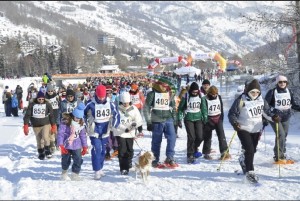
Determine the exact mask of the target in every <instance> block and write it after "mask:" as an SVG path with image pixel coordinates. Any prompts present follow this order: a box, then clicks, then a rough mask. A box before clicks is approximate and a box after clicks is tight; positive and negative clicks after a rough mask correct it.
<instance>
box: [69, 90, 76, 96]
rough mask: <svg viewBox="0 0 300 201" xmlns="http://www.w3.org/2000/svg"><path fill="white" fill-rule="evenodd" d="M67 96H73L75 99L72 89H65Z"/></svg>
mask: <svg viewBox="0 0 300 201" xmlns="http://www.w3.org/2000/svg"><path fill="white" fill-rule="evenodd" d="M67 96H74V97H75V91H73V90H72V89H67Z"/></svg>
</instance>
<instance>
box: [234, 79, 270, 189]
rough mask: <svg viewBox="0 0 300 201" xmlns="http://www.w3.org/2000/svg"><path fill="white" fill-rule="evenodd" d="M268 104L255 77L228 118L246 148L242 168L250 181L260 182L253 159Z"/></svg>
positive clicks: (235, 102) (236, 102) (236, 100)
mask: <svg viewBox="0 0 300 201" xmlns="http://www.w3.org/2000/svg"><path fill="white" fill-rule="evenodd" d="M266 104H267V102H266V101H265V100H264V99H263V98H262V95H261V88H260V84H259V82H258V80H256V79H254V80H252V81H250V82H249V84H248V85H247V87H246V89H245V91H244V93H242V94H241V95H240V96H239V97H238V98H237V99H235V101H234V102H233V104H232V105H231V107H230V109H229V112H228V120H229V122H230V124H231V125H232V126H233V128H234V130H235V131H236V132H237V135H238V137H239V139H240V142H241V144H242V147H243V149H244V156H245V161H244V164H245V166H242V170H243V172H244V174H246V179H247V180H248V181H249V182H250V183H257V182H258V176H257V175H256V174H255V173H254V165H253V161H254V154H255V152H256V147H257V145H258V141H259V138H260V135H261V131H262V128H263V125H264V124H265V122H267V120H266V119H265V118H264V117H263V112H264V106H265V105H266ZM241 164H243V163H241Z"/></svg>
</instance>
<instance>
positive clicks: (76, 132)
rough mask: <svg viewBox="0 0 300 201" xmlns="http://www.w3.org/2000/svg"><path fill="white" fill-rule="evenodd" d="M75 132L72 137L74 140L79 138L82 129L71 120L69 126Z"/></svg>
mask: <svg viewBox="0 0 300 201" xmlns="http://www.w3.org/2000/svg"><path fill="white" fill-rule="evenodd" d="M71 125H72V126H73V128H74V130H75V136H74V140H75V139H77V138H79V134H80V132H81V130H82V129H83V128H84V127H83V126H80V124H79V123H77V122H75V121H73V120H72V124H71Z"/></svg>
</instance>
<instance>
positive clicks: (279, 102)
mask: <svg viewBox="0 0 300 201" xmlns="http://www.w3.org/2000/svg"><path fill="white" fill-rule="evenodd" d="M274 98H275V108H276V109H278V110H288V109H290V108H291V107H292V104H291V94H290V91H289V90H287V92H286V93H278V92H277V89H275V90H274Z"/></svg>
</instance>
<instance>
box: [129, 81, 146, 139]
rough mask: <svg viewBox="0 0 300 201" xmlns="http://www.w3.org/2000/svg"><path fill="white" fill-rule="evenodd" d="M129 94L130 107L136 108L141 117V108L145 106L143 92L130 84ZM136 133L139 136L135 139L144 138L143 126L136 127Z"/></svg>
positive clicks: (135, 85)
mask: <svg viewBox="0 0 300 201" xmlns="http://www.w3.org/2000/svg"><path fill="white" fill-rule="evenodd" d="M129 94H130V99H131V103H132V105H134V106H136V107H137V108H138V109H139V111H140V113H141V115H142V110H143V107H144V104H145V96H144V94H143V92H142V91H140V90H139V86H138V85H137V84H136V83H132V84H131V88H130V91H129ZM138 132H139V134H138V135H137V137H143V136H144V134H143V126H139V127H138Z"/></svg>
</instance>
